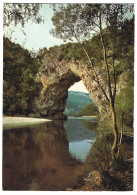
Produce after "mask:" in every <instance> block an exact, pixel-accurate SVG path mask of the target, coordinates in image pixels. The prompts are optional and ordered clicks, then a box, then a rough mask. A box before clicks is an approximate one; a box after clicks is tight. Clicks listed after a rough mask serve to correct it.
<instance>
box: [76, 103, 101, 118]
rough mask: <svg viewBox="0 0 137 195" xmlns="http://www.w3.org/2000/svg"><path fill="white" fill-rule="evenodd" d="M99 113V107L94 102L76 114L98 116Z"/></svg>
mask: <svg viewBox="0 0 137 195" xmlns="http://www.w3.org/2000/svg"><path fill="white" fill-rule="evenodd" d="M98 114H99V111H98V107H97V106H96V105H95V104H94V103H91V104H88V105H86V106H84V107H83V108H82V110H81V111H80V112H79V114H77V115H76V116H96V115H98Z"/></svg>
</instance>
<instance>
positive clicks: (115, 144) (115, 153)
mask: <svg viewBox="0 0 137 195" xmlns="http://www.w3.org/2000/svg"><path fill="white" fill-rule="evenodd" d="M110 109H111V113H112V121H113V134H114V141H113V146H112V160H116V159H118V128H117V120H116V112H115V107H114V101H113V100H112V101H110Z"/></svg>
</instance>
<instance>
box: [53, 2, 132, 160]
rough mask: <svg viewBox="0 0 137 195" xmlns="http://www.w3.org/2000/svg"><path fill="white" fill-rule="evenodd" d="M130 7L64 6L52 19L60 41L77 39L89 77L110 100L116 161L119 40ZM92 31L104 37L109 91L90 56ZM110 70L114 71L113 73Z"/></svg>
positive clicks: (104, 54) (102, 41) (104, 57)
mask: <svg viewBox="0 0 137 195" xmlns="http://www.w3.org/2000/svg"><path fill="white" fill-rule="evenodd" d="M129 8H130V11H131V12H132V11H133V5H132V4H130V5H126V4H67V5H62V4H60V5H55V6H54V16H53V18H52V21H53V25H54V26H55V28H54V29H53V30H52V31H51V33H52V34H53V35H54V36H56V37H57V38H61V39H64V40H71V41H72V40H74V39H75V40H76V41H77V42H78V43H79V45H80V47H81V48H82V49H83V51H84V52H85V55H86V57H87V62H88V66H90V67H91V69H92V70H93V75H94V76H93V75H90V74H89V76H91V77H92V78H93V79H94V81H95V82H96V83H97V84H98V86H99V87H100V89H101V90H102V93H103V94H104V96H105V97H106V100H107V101H108V104H109V106H110V111H111V115H112V121H113V133H114V142H113V146H112V159H113V160H115V159H117V158H118V153H119V152H118V149H119V148H118V127H117V118H116V111H115V97H116V86H117V81H116V72H115V59H116V53H115V48H116V43H117V40H118V30H119V28H120V27H121V23H123V21H124V20H125V18H126V14H125V13H126V12H127V10H129ZM92 32H95V33H97V34H99V36H100V43H101V47H102V55H103V66H104V72H105V75H106V83H107V90H108V92H107V90H106V89H105V87H104V86H103V85H102V83H101V82H100V79H99V77H98V72H97V70H96V68H95V66H94V63H93V60H92V59H91V58H90V56H89V54H88V51H87V49H86V45H85V42H84V40H87V39H88V38H90V37H91V33H92ZM105 35H107V36H105ZM108 43H109V44H108ZM110 57H111V59H110ZM110 69H112V71H111V70H110ZM87 73H88V72H87ZM102 76H103V75H102ZM104 79H105V78H104Z"/></svg>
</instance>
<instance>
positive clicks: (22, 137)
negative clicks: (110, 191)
mask: <svg viewBox="0 0 137 195" xmlns="http://www.w3.org/2000/svg"><path fill="white" fill-rule="evenodd" d="M96 126H97V122H96V120H95V119H91V118H73V117H72V118H68V120H66V121H61V120H60V121H57V120H56V121H52V122H48V123H43V124H37V125H31V126H26V127H24V126H23V127H18V126H16V127H14V128H13V127H12V128H9V127H8V128H7V129H5V130H4V131H3V190H40V191H63V190H65V189H66V188H69V187H74V186H75V185H77V183H78V182H79V180H80V177H81V176H82V174H83V173H84V168H83V164H84V162H85V161H86V158H87V156H88V153H89V151H90V149H91V147H92V145H93V144H94V142H95V140H96V138H97V132H96Z"/></svg>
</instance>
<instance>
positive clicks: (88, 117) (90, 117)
mask: <svg viewBox="0 0 137 195" xmlns="http://www.w3.org/2000/svg"><path fill="white" fill-rule="evenodd" d="M81 117H83V118H97V116H81Z"/></svg>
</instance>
